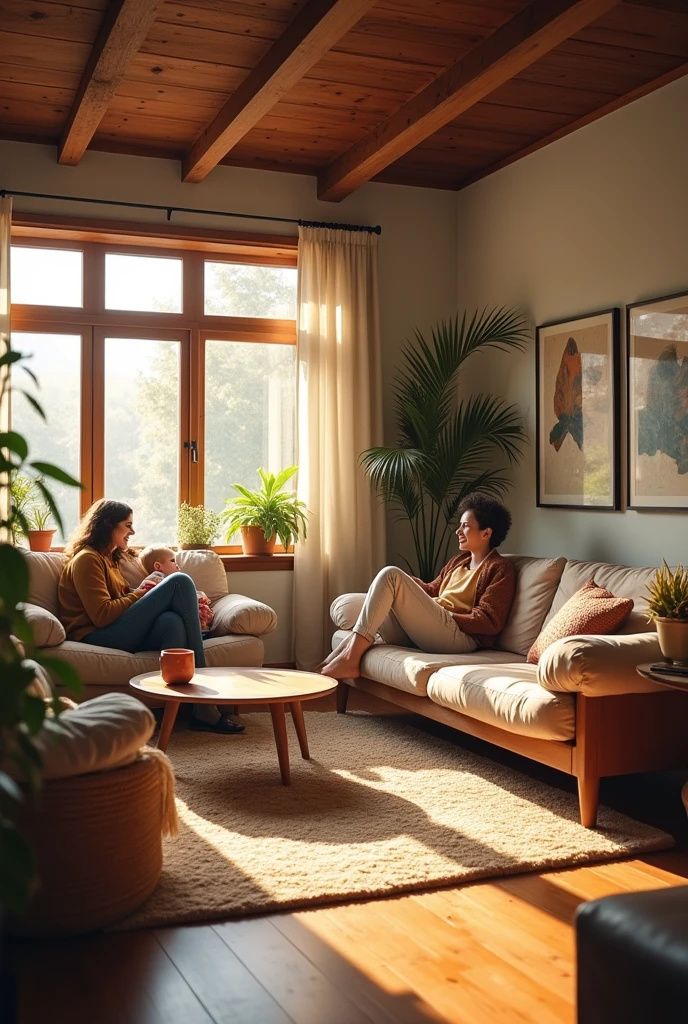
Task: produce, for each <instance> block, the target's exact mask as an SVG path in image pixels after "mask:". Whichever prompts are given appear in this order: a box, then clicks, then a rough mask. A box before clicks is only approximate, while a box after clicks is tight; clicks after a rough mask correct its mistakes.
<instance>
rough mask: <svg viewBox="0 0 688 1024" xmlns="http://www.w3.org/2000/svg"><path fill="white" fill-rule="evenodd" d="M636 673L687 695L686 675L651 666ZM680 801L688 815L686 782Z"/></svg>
mask: <svg viewBox="0 0 688 1024" xmlns="http://www.w3.org/2000/svg"><path fill="white" fill-rule="evenodd" d="M653 664H654V663H653ZM637 672H638V673H639V674H640V675H641V676H645V678H646V679H652V681H653V682H655V683H661V685H662V686H667V687H670V688H671V689H672V690H683V692H684V693H688V675H686V676H677V675H674V673H673V672H660V671H659V670H657V669H655V668H653V665H652V664H645V665H638V666H637ZM681 800H682V801H683V806H684V808H685V811H686V814H688V782H686V784H685V786H684V787H683V789H682V790H681Z"/></svg>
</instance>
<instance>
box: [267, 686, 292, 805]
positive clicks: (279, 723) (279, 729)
mask: <svg viewBox="0 0 688 1024" xmlns="http://www.w3.org/2000/svg"><path fill="white" fill-rule="evenodd" d="M270 714H271V715H272V731H273V732H274V734H275V746H276V747H277V760H278V761H279V767H280V775H281V776H282V785H283V786H288V785H289V782H290V778H291V773H290V770H289V741H288V740H287V720H286V718H285V716H284V704H270Z"/></svg>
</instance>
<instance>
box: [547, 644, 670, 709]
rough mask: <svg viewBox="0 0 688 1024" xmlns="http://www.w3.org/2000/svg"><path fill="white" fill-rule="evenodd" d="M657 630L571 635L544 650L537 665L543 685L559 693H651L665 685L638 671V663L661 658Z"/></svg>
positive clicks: (597, 695)
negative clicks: (615, 633) (655, 631)
mask: <svg viewBox="0 0 688 1024" xmlns="http://www.w3.org/2000/svg"><path fill="white" fill-rule="evenodd" d="M661 660H662V654H661V651H660V649H659V640H658V639H657V634H656V633H636V634H631V635H628V634H626V635H623V636H619V635H617V636H569V637H566V639H564V640H557V642H556V643H554V644H552V645H551V646H550V647H548V648H547V650H546V651H545V652H544V654H543V655H542V657H541V658H540V661H539V662H538V667H537V679H538V683H539V684H540V686H543V687H544V688H545V689H547V690H552V691H556V692H561V691H569V692H572V693H583V694H585V696H586V697H609V696H611V695H612V694H616V693H652V692H657V691H664V692H665V693H669V692H670V691H669V689H668V688H667V687H666V686H661V685H660V684H659V683H654V682H653V681H652V680H651V679H646V678H645V677H644V676H641V675H640V674H639V673H638V672H637V666H638V665H642V664H648V663H649V664H652V663H653V662H657V661H661Z"/></svg>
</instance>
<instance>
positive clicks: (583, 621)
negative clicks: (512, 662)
mask: <svg viewBox="0 0 688 1024" xmlns="http://www.w3.org/2000/svg"><path fill="white" fill-rule="evenodd" d="M632 609H633V601H632V600H631V598H624V597H614V595H613V594H611V593H610V592H609V591H608V590H605V589H604V588H603V587H598V585H597V584H596V583H595V581H594V580H589V581H588V582H587V583H586V584H585V586H583V587H581V589H580V590H579V591H578V592H577V593H575V594H574V595H573V597H571V598H569V600H568V601H567V602H566V604H565V605H564V607H563V608H561V609H560V611H558V612H557V614H556V615H555V616H554V618H553V619H550V621H549V622H548V624H547V625H546V626H545V627H544V629H543V630H542V632H541V633H540V635H539V637H538V638H537V640H536V641H535V643H534V644H533V646H532V647H531V648H530V650H529V651H528V657H527V658H526V661H527V662H528V664H529V665H537V663H538V661H539V660H540V656H541V654H542V653H543V652H544V651H545V650H546V649H547V648H548V647H549V646H550V644H553V643H554V642H555V641H556V640H563V639H564V638H565V637H569V636H577V635H579V634H586V633H587V634H604V633H613V632H614V630H615V629H618V628H619V626H620V625H621V624H622V622H623V621H624V620H625V619H627V618H628V616H629V615H630V614H631V611H632Z"/></svg>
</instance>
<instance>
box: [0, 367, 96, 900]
mask: <svg viewBox="0 0 688 1024" xmlns="http://www.w3.org/2000/svg"><path fill="white" fill-rule="evenodd" d="M23 359H24V357H23V356H22V355H21V354H20V353H18V352H13V351H10V350H8V351H5V352H3V353H2V354H0V408H3V407H5V403H6V402H8V400H9V395H10V391H11V390H12V384H11V377H10V373H9V371H10V369H11V368H12V367H13V368H14V370H15V371H16V370H19V369H24V370H26V372H27V373H30V371H29V370H28V368H27V367H25V366H23ZM31 376H32V377H33V374H31ZM34 380H35V378H34ZM27 398H28V399H29V401H30V403H31V405H32V406H33V407H34V409H35V410H36V412H37V413H38V414H39V415H40V416H42V417H43V418H45V416H44V413H43V410H42V408H41V406H40V404H39V403H38V402H37V401H36V400H35V398H33V396H28V395H27ZM19 478H24V479H26V480H29V481H30V482H31V484H32V485H33V487H34V488H36V489H37V492H38V493H39V494H40V495H41V496H42V498H43V500H44V501H45V502H46V504H47V506H48V507H49V509H50V511H51V513H52V515H53V517H54V519H55V522H56V523H58V525H60V527H61V525H62V521H61V518H60V513H59V511H58V509H57V506H56V505H55V501H54V498H53V496H52V493H51V492H50V489H49V487H48V485H47V484H46V483H45V480H46V478H47V479H49V480H50V479H52V480H58V481H59V482H61V483H64V484H67V485H68V486H71V487H80V486H81V485H80V484H79V482H78V481H77V480H74V479H73V478H72V477H71V476H69V474H68V473H65V472H64V471H63V470H61V469H58V467H57V466H53V465H52V464H51V463H47V462H38V461H30V460H29V446H28V444H27V442H26V439H25V438H24V437H23V436H22V435H21V434H19V433H17V432H16V431H13V430H8V431H0V679H1V681H2V682H1V685H0V903H2V904H4V905H5V906H6V907H8V908H9V909H10V910H12V911H14V912H15V913H18V914H21V913H22V912H23V911H24V910H25V909H26V907H27V906H28V902H29V899H30V896H31V892H32V887H33V884H34V880H35V872H36V866H35V862H34V858H33V854H32V851H31V847H30V846H29V844H28V842H27V841H26V838H25V837H24V836H23V835H22V833H21V831H20V830H19V828H18V827H17V824H16V821H17V816H18V812H19V809H20V807H21V804H22V802H23V800H24V798H25V789H24V788H23V787H19V786H17V784H16V783H15V782H14V781H13V779H12V777H11V776H10V774H9V773H8V769H9V768H10V767H11V766H12V765H14V766H15V767H16V768H17V769H18V770H19V772H20V773H21V775H22V776H23V778H24V779H26V781H27V784H28V788H29V791H32V792H33V793H34V794H35V793H37V791H38V790H39V788H40V780H41V759H40V755H39V752H38V749H37V748H36V745H35V743H34V737H35V736H36V735H37V733H38V732H39V730H40V728H41V726H42V724H43V721H44V719H45V716H46V714H47V713H48V710H49V709H48V705H47V704H46V702H45V701H44V700H43V699H42V698H41V697H38V696H35V695H33V694H32V693H31V684H32V682H33V680H34V672H35V668H34V664H33V663H36V662H37V663H38V664H39V665H42V666H43V667H44V668H46V669H47V670H48V672H49V673H50V674H51V675H53V676H55V677H57V678H58V679H59V680H60V682H61V683H63V684H64V685H65V686H66V687H67V688H68V689H69V690H71V692H72V693H74V694H76V695H78V693H79V692H80V689H81V683H80V681H79V677H78V674H77V673H76V672H75V670H74V669H73V668H72V667H71V665H68V664H67V663H66V662H63V661H60V660H58V659H57V658H52V657H50V656H49V655H47V654H45V653H44V652H43V651H42V650H39V649H37V648H36V645H35V643H34V639H33V634H32V631H31V627H30V625H29V623H28V621H27V618H26V615H25V613H24V605H25V603H26V602H27V601H28V599H29V571H28V566H27V562H26V558H25V557H24V556H23V555H22V554H21V552H20V551H19V550H18V548H16V547H15V546H14V544H13V543H10V541H11V540H12V538H14V537H15V536H17V534H18V532H26V531H27V529H28V522H27V517H26V509H25V507H22V505H21V501H20V496H19V495H18V493H17V492H16V491H15V490H14V488H13V487H12V486H11V483H14V481H16V480H17V479H19ZM13 638H16V639H17V640H18V641H20V645H17V644H16V643H15V642H14V640H13ZM51 707H52V712H53V713H54V714H56V715H57V714H59V712H60V710H61V705H60V703H59V701H58V699H57V698H56V697H55V696H54V697H53V700H52V703H51Z"/></svg>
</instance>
